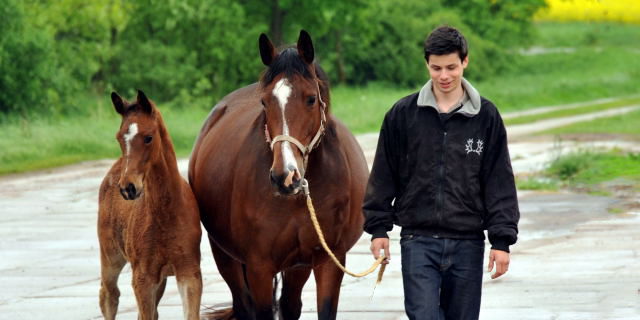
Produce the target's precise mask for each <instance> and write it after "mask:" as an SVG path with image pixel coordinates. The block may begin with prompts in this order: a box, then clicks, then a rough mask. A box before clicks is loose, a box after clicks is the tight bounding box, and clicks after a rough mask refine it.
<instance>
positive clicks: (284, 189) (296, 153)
mask: <svg viewBox="0 0 640 320" xmlns="http://www.w3.org/2000/svg"><path fill="white" fill-rule="evenodd" d="M259 43H260V56H261V57H262V62H263V63H264V64H265V65H266V66H267V67H268V69H267V71H266V72H265V73H264V75H263V76H262V79H261V87H262V100H261V102H262V105H263V107H264V110H265V115H266V128H267V139H268V140H269V141H270V143H271V148H272V150H273V163H272V165H271V170H270V171H271V172H270V176H271V183H272V184H273V185H275V186H276V187H277V189H278V192H279V193H280V194H283V195H291V194H296V193H298V192H299V191H300V188H301V182H302V179H303V178H304V174H305V170H306V169H307V168H306V165H307V163H306V162H307V157H308V154H309V152H310V151H311V149H313V148H314V147H315V146H316V145H317V144H318V143H319V142H320V137H321V135H322V132H323V131H324V126H325V125H326V119H325V112H327V110H325V108H326V106H325V104H324V102H323V99H328V96H325V95H324V94H323V95H321V92H326V91H325V90H321V88H326V84H324V83H322V81H321V80H320V79H319V78H318V75H317V74H316V68H315V65H314V63H313V59H314V49H313V43H312V42H311V37H310V36H309V34H308V33H307V32H306V31H304V30H302V31H300V36H299V38H298V44H297V47H296V48H287V49H284V50H283V51H282V52H280V53H277V52H276V50H275V48H274V46H273V44H272V43H271V41H270V40H269V39H268V38H267V36H266V35H264V34H262V35H260V41H259Z"/></svg>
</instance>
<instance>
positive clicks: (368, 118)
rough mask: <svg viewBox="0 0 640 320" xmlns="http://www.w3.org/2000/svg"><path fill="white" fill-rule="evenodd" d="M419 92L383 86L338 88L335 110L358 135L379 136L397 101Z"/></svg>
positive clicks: (333, 99)
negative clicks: (389, 111) (386, 117)
mask: <svg viewBox="0 0 640 320" xmlns="http://www.w3.org/2000/svg"><path fill="white" fill-rule="evenodd" d="M418 90H419V88H416V89H402V88H395V87H393V86H389V85H384V84H379V83H376V84H370V85H368V86H366V87H345V86H338V87H335V88H333V89H332V90H331V104H332V108H333V109H332V110H333V113H334V115H336V116H337V117H338V118H339V119H340V120H342V121H343V122H345V124H346V125H347V127H349V129H350V130H351V131H352V132H354V133H355V134H359V133H367V132H375V131H378V130H380V125H381V124H382V119H383V118H384V115H385V113H386V112H387V111H388V110H389V109H391V107H392V106H393V104H394V103H395V102H396V101H398V100H399V99H400V98H402V97H404V96H406V95H409V94H411V93H413V92H416V91H418Z"/></svg>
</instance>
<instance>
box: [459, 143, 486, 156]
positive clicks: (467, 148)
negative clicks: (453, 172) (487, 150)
mask: <svg viewBox="0 0 640 320" xmlns="http://www.w3.org/2000/svg"><path fill="white" fill-rule="evenodd" d="M483 148H484V142H483V141H482V140H480V139H476V148H475V149H474V148H473V139H468V140H467V145H466V146H465V147H464V150H465V151H466V152H467V154H469V153H471V152H474V153H477V154H478V155H480V154H481V153H482V149H483Z"/></svg>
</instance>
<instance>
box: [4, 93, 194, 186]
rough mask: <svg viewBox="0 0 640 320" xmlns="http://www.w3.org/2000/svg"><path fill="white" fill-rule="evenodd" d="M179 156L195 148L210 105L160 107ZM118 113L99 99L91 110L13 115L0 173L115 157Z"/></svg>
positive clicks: (6, 130)
mask: <svg viewBox="0 0 640 320" xmlns="http://www.w3.org/2000/svg"><path fill="white" fill-rule="evenodd" d="M160 110H161V112H162V113H163V117H164V119H165V122H166V125H167V127H168V129H169V132H170V133H171V137H172V140H173V143H174V145H175V148H176V153H177V154H178V156H182V157H184V156H187V155H189V153H190V152H191V148H192V146H193V142H194V139H195V136H196V134H197V133H198V131H199V130H200V126H201V125H202V122H203V121H204V118H205V117H206V115H207V111H206V110H202V109H196V110H191V111H186V110H174V109H168V108H163V107H162V106H161V107H160ZM120 119H121V118H120V116H119V115H118V114H116V112H115V111H114V110H113V108H112V107H111V105H106V104H104V103H103V104H102V105H100V103H97V106H95V109H93V111H92V112H90V113H89V114H87V115H77V116H69V117H64V118H62V117H60V118H54V119H33V120H30V121H26V120H21V119H18V118H13V119H9V120H7V121H5V123H2V124H1V125H0V131H1V132H2V135H1V136H0V150H2V152H0V174H7V173H14V172H23V171H30V170H37V169H45V168H50V167H55V166H60V165H65V164H70V163H74V162H79V161H85V160H95V159H101V158H117V157H118V156H119V155H120V148H119V146H118V142H117V141H116V139H115V134H116V131H117V130H118V127H119V125H120Z"/></svg>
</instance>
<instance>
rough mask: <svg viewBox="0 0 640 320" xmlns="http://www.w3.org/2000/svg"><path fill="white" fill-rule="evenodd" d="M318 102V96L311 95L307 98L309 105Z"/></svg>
mask: <svg viewBox="0 0 640 320" xmlns="http://www.w3.org/2000/svg"><path fill="white" fill-rule="evenodd" d="M315 103H316V96H310V97H309V98H307V106H309V107H311V106H313V105H314V104H315Z"/></svg>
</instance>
